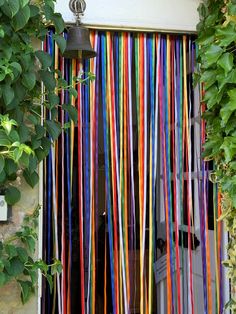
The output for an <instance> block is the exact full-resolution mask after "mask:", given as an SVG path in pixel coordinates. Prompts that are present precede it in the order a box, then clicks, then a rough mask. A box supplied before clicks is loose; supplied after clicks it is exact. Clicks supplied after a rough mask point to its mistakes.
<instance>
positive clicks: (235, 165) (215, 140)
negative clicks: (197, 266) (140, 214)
mask: <svg viewBox="0 0 236 314" xmlns="http://www.w3.org/2000/svg"><path fill="white" fill-rule="evenodd" d="M199 14H200V23H199V24H198V26H197V31H198V44H199V60H198V61H199V64H200V71H199V73H198V79H199V80H200V82H201V83H202V85H203V90H204V92H203V99H202V101H203V105H204V106H205V107H206V109H205V112H204V114H203V118H204V119H205V121H206V129H207V141H206V143H205V147H204V157H205V158H206V159H207V160H213V161H214V163H215V167H216V170H215V172H214V173H212V174H211V176H210V177H211V179H212V180H213V182H215V183H218V185H219V188H220V190H221V192H222V201H221V206H222V211H223V213H222V216H221V217H220V219H221V220H223V221H224V222H225V224H226V227H227V230H228V232H229V244H228V247H227V249H228V259H227V260H226V261H224V262H223V263H224V265H225V266H226V267H227V268H228V276H229V278H230V281H231V287H232V289H231V290H232V297H231V300H229V302H228V303H227V304H226V307H229V308H231V310H232V311H233V313H236V301H235V299H234V295H235V293H236V290H235V289H236V1H235V0H217V1H214V0H205V1H203V2H202V3H201V4H200V6H199Z"/></svg>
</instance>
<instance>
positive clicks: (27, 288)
mask: <svg viewBox="0 0 236 314" xmlns="http://www.w3.org/2000/svg"><path fill="white" fill-rule="evenodd" d="M18 283H19V285H20V288H21V301H22V303H23V304H25V303H26V302H27V301H28V300H29V299H30V297H31V295H32V293H34V287H33V285H32V283H31V282H30V281H22V280H18Z"/></svg>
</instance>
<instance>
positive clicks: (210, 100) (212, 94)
mask: <svg viewBox="0 0 236 314" xmlns="http://www.w3.org/2000/svg"><path fill="white" fill-rule="evenodd" d="M218 93H219V91H218V88H217V87H216V85H213V86H212V87H210V88H209V89H208V90H207V91H206V93H205V97H204V100H203V101H206V102H207V108H208V109H211V108H212V107H213V106H214V105H215V104H216V103H217V99H218Z"/></svg>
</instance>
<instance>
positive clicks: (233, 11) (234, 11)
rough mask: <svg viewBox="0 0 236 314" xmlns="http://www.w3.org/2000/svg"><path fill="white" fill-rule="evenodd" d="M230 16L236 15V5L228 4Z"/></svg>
mask: <svg viewBox="0 0 236 314" xmlns="http://www.w3.org/2000/svg"><path fill="white" fill-rule="evenodd" d="M227 7H228V14H229V15H236V5H235V4H233V3H228V6H227Z"/></svg>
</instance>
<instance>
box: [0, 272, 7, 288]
mask: <svg viewBox="0 0 236 314" xmlns="http://www.w3.org/2000/svg"><path fill="white" fill-rule="evenodd" d="M5 282H6V275H5V273H4V272H2V271H1V272H0V287H2V286H3V285H4V284H5Z"/></svg>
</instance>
